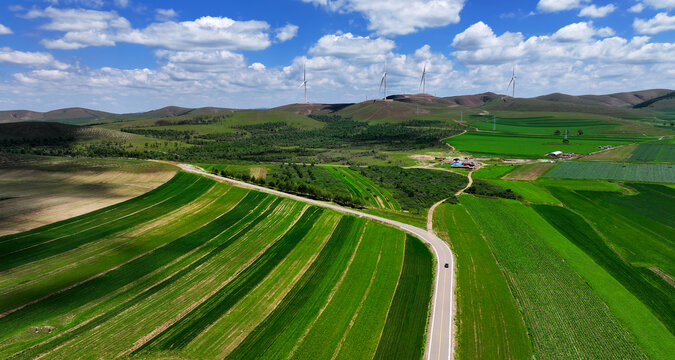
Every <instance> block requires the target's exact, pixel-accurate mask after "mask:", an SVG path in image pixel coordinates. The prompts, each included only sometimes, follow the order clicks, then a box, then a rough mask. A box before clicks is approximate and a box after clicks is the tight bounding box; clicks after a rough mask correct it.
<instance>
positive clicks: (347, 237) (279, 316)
mask: <svg viewBox="0 0 675 360" xmlns="http://www.w3.org/2000/svg"><path fill="white" fill-rule="evenodd" d="M363 224H364V221H363V220H361V219H356V218H354V217H351V216H345V217H343V218H342V219H341V220H340V223H339V224H338V226H337V228H336V229H335V231H334V232H333V235H332V236H331V238H330V239H329V240H328V242H327V243H326V245H325V246H324V248H323V249H322V250H321V253H320V254H319V256H318V257H317V258H316V260H315V261H314V263H313V264H312V266H311V267H310V268H309V269H308V270H307V271H306V272H305V274H304V275H303V276H302V278H301V279H300V280H299V281H298V282H297V283H296V284H295V286H294V287H293V289H292V290H291V292H290V293H288V294H287V295H286V297H285V298H284V300H283V301H282V302H281V303H280V304H279V305H278V306H277V308H276V309H274V311H273V312H272V313H271V314H270V315H269V316H268V317H267V318H266V319H265V321H263V322H262V323H261V324H260V325H258V326H257V327H256V328H255V330H253V331H252V332H251V333H249V334H248V336H247V337H246V338H245V339H244V340H243V341H242V342H241V343H240V344H239V346H238V347H237V348H235V349H234V351H232V352H231V353H230V354H229V356H228V357H227V359H253V358H255V359H261V358H275V359H279V358H285V357H286V356H288V355H289V354H290V352H291V350H292V348H293V346H295V344H296V343H297V339H298V338H300V336H302V334H303V333H304V332H305V330H306V328H307V326H308V324H309V323H310V322H311V321H312V319H314V318H315V317H316V314H317V312H318V311H319V310H320V308H321V307H322V306H323V305H324V304H325V302H326V300H327V298H328V295H329V294H330V292H331V290H332V289H333V287H334V286H335V284H336V283H337V281H338V279H339V278H340V276H341V275H342V273H343V272H344V271H345V268H346V266H347V263H348V262H349V260H350V258H351V256H352V254H353V252H354V249H355V247H356V244H357V243H358V240H359V236H358V234H359V233H360V232H361V229H362V228H363Z"/></svg>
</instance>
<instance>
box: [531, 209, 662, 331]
mask: <svg viewBox="0 0 675 360" xmlns="http://www.w3.org/2000/svg"><path fill="white" fill-rule="evenodd" d="M533 207H534V209H535V210H537V212H538V213H539V215H541V216H542V217H543V218H544V219H546V221H548V222H549V223H550V224H551V225H553V227H555V228H556V229H557V230H558V231H559V232H560V233H561V234H563V235H565V237H567V239H569V240H570V241H571V242H572V243H574V244H575V245H576V246H578V247H579V248H580V249H581V250H583V251H584V252H585V253H586V254H588V255H589V256H590V257H592V258H593V260H595V262H596V263H598V265H600V266H602V267H603V268H604V269H605V270H606V271H607V272H608V273H609V274H611V275H612V276H613V277H614V278H615V279H616V280H618V281H619V282H620V283H621V284H622V285H623V286H624V287H625V288H626V289H627V290H628V291H630V292H631V293H632V294H633V295H635V297H637V298H638V299H640V301H642V303H644V304H645V305H647V307H649V309H650V310H651V311H652V312H653V313H654V315H656V317H658V318H659V320H661V322H663V324H664V325H666V327H667V328H668V330H670V332H671V333H673V331H674V330H675V311H673V309H675V288H673V287H672V286H670V284H668V283H666V282H665V281H663V280H661V279H660V278H659V277H658V276H657V275H656V274H654V273H653V272H651V271H649V270H646V269H639V268H635V267H633V266H631V265H630V264H628V263H626V262H625V261H623V260H622V259H621V258H620V257H619V256H618V255H617V254H616V253H615V252H614V251H613V250H612V249H610V247H609V246H607V244H606V243H605V241H604V240H603V239H602V238H600V236H599V235H598V233H596V232H595V230H593V228H591V227H590V225H588V223H586V221H584V219H583V218H582V217H581V216H579V215H577V214H575V213H573V212H572V211H570V210H568V209H566V208H563V207H559V206H549V205H534V206H533Z"/></svg>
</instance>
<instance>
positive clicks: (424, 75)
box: [420, 63, 427, 94]
mask: <svg viewBox="0 0 675 360" xmlns="http://www.w3.org/2000/svg"><path fill="white" fill-rule="evenodd" d="M420 89H421V90H422V94H426V92H427V63H424V70H422V80H420Z"/></svg>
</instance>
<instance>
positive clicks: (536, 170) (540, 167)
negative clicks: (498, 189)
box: [502, 163, 555, 180]
mask: <svg viewBox="0 0 675 360" xmlns="http://www.w3.org/2000/svg"><path fill="white" fill-rule="evenodd" d="M554 165H555V164H553V163H536V164H531V165H524V166H522V167H520V168H518V169H516V170H514V171H511V172H510V173H508V174H506V175H505V176H504V177H503V178H502V179H505V180H537V179H538V178H539V176H541V175H542V174H543V173H545V172H546V171H547V170H548V169H550V168H552V167H553V166H554Z"/></svg>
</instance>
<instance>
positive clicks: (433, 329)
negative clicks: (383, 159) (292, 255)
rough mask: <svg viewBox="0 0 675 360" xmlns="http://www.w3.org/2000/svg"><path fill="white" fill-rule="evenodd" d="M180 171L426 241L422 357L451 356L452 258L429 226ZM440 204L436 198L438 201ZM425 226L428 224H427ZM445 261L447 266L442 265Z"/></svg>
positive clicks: (197, 170) (183, 166)
mask: <svg viewBox="0 0 675 360" xmlns="http://www.w3.org/2000/svg"><path fill="white" fill-rule="evenodd" d="M176 166H178V167H179V168H181V169H183V170H184V171H187V172H191V173H196V174H200V175H204V176H208V177H210V178H213V179H216V180H220V181H227V182H229V183H231V184H233V185H235V186H239V187H243V188H248V189H253V190H257V191H261V192H265V193H268V194H272V195H277V196H282V197H286V198H291V199H294V200H297V201H302V202H305V203H308V204H312V205H316V206H321V207H324V208H328V209H331V210H335V211H339V212H341V213H345V214H350V215H355V216H359V217H362V218H367V219H370V220H373V221H377V222H380V223H383V224H387V225H391V226H395V227H397V228H399V229H401V230H403V231H405V232H407V233H410V234H412V235H415V236H416V237H418V238H419V239H421V240H422V241H424V242H426V243H427V244H429V246H430V247H431V249H432V251H433V253H434V255H435V257H436V283H435V285H434V296H433V303H432V306H431V319H430V321H429V330H428V332H427V348H426V351H425V352H424V358H425V359H428V360H441V359H442V360H445V359H452V358H453V351H452V350H453V344H452V325H453V322H452V319H453V306H454V298H453V296H454V286H455V259H454V256H453V254H452V251H450V247H448V244H446V243H445V241H443V240H441V239H440V238H439V237H438V236H436V234H435V233H434V232H433V229H432V228H429V231H427V230H423V229H420V228H418V227H416V226H412V225H408V224H404V223H402V222H398V221H395V220H390V219H385V218H383V217H379V216H375V215H370V214H366V213H363V212H360V211H357V210H354V209H349V208H345V207H342V206H339V205H335V204H329V203H326V202H323V201H318V200H313V199H307V198H304V197H301V196H297V195H292V194H288V193H285V192H281V191H277V190H272V189H268V188H265V187H262V186H258V185H253V184H249V183H245V182H243V181H237V180H233V179H229V178H225V177H222V176H217V175H213V174H209V173H207V172H206V171H204V170H203V169H201V168H199V167H196V166H194V165H189V164H176ZM438 204H440V202H439V203H438ZM438 204H436V205H434V206H433V207H432V209H431V210H430V211H429V218H431V217H432V216H433V209H435V208H436V206H437V205H438ZM427 227H429V225H428V224H427ZM445 264H448V267H447V268H445Z"/></svg>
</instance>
